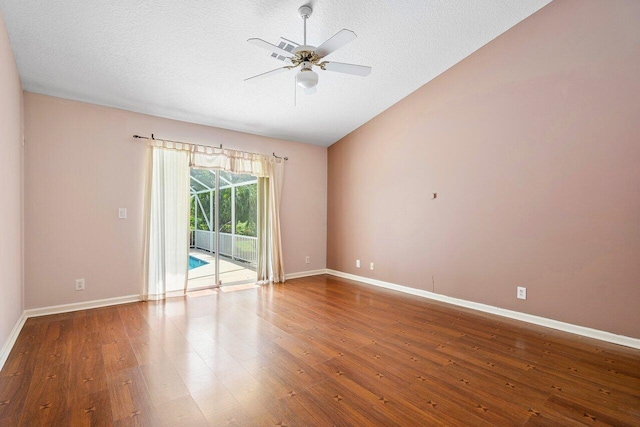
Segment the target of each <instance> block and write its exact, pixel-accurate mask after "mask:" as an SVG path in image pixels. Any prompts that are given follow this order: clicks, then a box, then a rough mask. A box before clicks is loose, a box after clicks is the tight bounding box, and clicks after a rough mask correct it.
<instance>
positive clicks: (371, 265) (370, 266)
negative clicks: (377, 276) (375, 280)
mask: <svg viewBox="0 0 640 427" xmlns="http://www.w3.org/2000/svg"><path fill="white" fill-rule="evenodd" d="M369 270H373V263H372V262H370V263H369Z"/></svg>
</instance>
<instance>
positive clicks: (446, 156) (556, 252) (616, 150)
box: [327, 0, 640, 338]
mask: <svg viewBox="0 0 640 427" xmlns="http://www.w3.org/2000/svg"><path fill="white" fill-rule="evenodd" d="M639 76H640V2H637V1H632V0H626V1H625V0H619V1H615V2H604V1H600V0H591V1H583V0H556V1H554V2H553V3H551V4H550V5H548V6H546V7H544V8H543V9H542V10H541V11H539V12H538V13H536V14H534V15H533V16H531V17H530V18H528V19H527V20H525V21H524V22H522V23H520V24H519V25H517V26H516V27H514V28H512V29H511V30H509V31H508V32H507V33H505V34H504V35H502V36H500V37H499V38H497V39H496V40H494V41H492V42H491V43H489V44H488V45H486V46H485V47H483V48H482V49H480V50H479V51H478V52H476V53H475V54H473V55H471V56H470V57H469V58H467V59H465V60H464V61H462V62H461V63H459V64H458V65H456V66H454V67H453V68H451V69H450V70H448V71H446V72H445V73H444V74H442V75H441V76H440V77H438V78H437V79H435V80H433V81H432V82H430V83H428V84H427V85H425V86H423V87H422V88H421V89H419V90H418V91H416V92H414V93H413V94H412V95H410V96H409V97H407V98H406V99H404V100H402V101H401V102H399V103H398V104H396V105H395V106H393V107H392V108H390V109H389V110H387V111H386V112H384V113H383V114H381V115H380V116H378V117H376V118H374V119H373V120H371V121H370V122H369V123H367V124H365V125H364V126H362V127H361V128H359V129H357V130H356V131H354V132H353V133H352V134H350V135H348V136H347V137H345V138H344V139H342V140H341V141H339V142H337V143H336V144H334V145H332V146H331V147H330V148H329V172H328V177H329V189H328V201H329V202H328V237H327V240H328V244H327V267H328V268H331V269H335V270H339V271H343V272H348V273H352V274H357V275H361V276H366V277H372V278H376V279H380V280H384V281H389V282H392V283H396V284H400V285H405V286H410V287H414V288H418V289H424V290H428V291H435V292H436V293H439V294H444V295H448V296H452V297H456V298H462V299H465V300H470V301H475V302H480V303H484V304H489V305H493V306H498V307H503V308H507V309H511V310H516V311H521V312H525V313H530V314H534V315H539V316H544V317H548V318H552V319H557V320H560V321H565V322H570V323H573V324H578V325H583V326H587V327H592V328H596V329H601V330H605V331H609V332H613V333H618V334H622V335H627V336H630V337H634V338H640V309H638V303H639V302H640V163H639V161H640V78H639ZM434 192H437V193H438V198H437V199H435V200H431V199H430V194H431V193H434ZM357 258H359V259H361V260H362V263H363V268H360V269H357V268H355V260H356V259H357ZM371 261H373V262H375V270H373V271H371V270H369V269H368V268H367V267H368V264H369V262H371ZM516 286H525V287H527V289H528V299H527V300H526V301H522V300H517V299H516V297H515V295H516Z"/></svg>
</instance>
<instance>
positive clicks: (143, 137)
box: [133, 134, 289, 160]
mask: <svg viewBox="0 0 640 427" xmlns="http://www.w3.org/2000/svg"><path fill="white" fill-rule="evenodd" d="M133 137H134V138H138V139H153V140H155V139H156V137H155V136H154V134H151V138H149V137H148V136H140V135H133ZM158 139H159V140H160V141H166V142H175V143H177V144H188V145H198V144H194V143H192V142H184V141H173V140H171V139H162V138H158ZM203 147H207V146H206V145H203ZM214 148H215V147H214ZM219 148H220V149H222V144H220V147H219ZM234 151H240V150H234ZM240 152H241V153H248V154H260V153H252V152H250V151H240ZM273 157H275V158H276V159H284V160H289V158H288V157H280V156H276V153H273Z"/></svg>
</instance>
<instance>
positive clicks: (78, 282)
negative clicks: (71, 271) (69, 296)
mask: <svg viewBox="0 0 640 427" xmlns="http://www.w3.org/2000/svg"><path fill="white" fill-rule="evenodd" d="M76 291H84V279H76Z"/></svg>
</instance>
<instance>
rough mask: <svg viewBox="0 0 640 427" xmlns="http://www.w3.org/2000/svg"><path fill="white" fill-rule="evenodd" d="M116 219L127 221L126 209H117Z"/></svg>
mask: <svg viewBox="0 0 640 427" xmlns="http://www.w3.org/2000/svg"><path fill="white" fill-rule="evenodd" d="M118 218H120V219H127V208H118Z"/></svg>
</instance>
